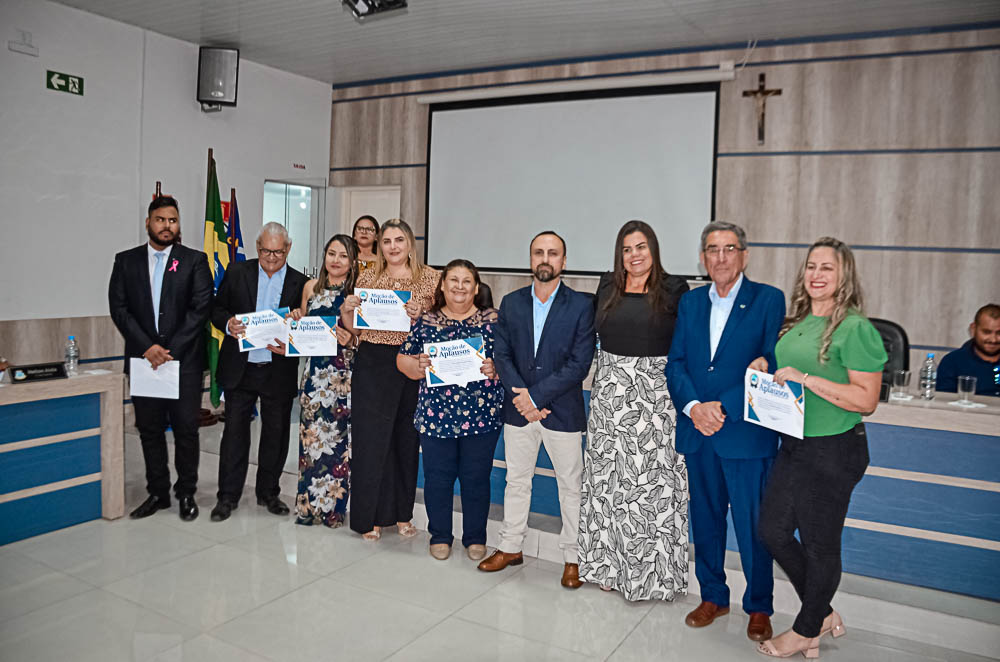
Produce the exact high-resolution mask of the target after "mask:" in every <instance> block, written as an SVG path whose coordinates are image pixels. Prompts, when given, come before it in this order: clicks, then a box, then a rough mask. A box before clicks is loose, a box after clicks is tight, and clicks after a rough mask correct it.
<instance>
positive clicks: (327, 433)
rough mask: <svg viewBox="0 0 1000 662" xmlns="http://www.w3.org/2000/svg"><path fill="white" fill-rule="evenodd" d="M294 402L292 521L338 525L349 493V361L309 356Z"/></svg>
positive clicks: (345, 358)
mask: <svg viewBox="0 0 1000 662" xmlns="http://www.w3.org/2000/svg"><path fill="white" fill-rule="evenodd" d="M341 354H342V355H343V354H348V352H347V351H343V352H341ZM299 404H300V405H301V407H302V416H301V418H300V420H299V487H298V496H297V497H296V499H295V523H296V524H324V525H326V526H329V527H331V528H336V527H339V526H343V525H344V516H345V515H346V513H347V498H348V496H349V494H350V489H351V470H350V455H351V369H350V357H349V356H346V357H345V356H335V357H325V356H315V357H312V358H311V359H310V361H309V366H308V367H307V368H306V370H305V371H304V372H303V374H302V385H301V389H300V391H299Z"/></svg>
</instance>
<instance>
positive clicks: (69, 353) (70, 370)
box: [66, 336, 80, 377]
mask: <svg viewBox="0 0 1000 662" xmlns="http://www.w3.org/2000/svg"><path fill="white" fill-rule="evenodd" d="M79 367H80V346H79V345H77V344H76V336H70V337H69V340H67V341H66V376H67V377H76V375H77V369H78V368H79Z"/></svg>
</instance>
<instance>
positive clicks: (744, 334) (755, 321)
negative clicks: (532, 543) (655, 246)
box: [665, 222, 785, 641]
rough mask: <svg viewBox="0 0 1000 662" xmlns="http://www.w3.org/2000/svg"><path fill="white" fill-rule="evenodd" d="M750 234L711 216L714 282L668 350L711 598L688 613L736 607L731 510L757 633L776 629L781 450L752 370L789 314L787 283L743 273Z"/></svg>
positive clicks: (709, 267)
mask: <svg viewBox="0 0 1000 662" xmlns="http://www.w3.org/2000/svg"><path fill="white" fill-rule="evenodd" d="M747 254H748V251H747V242H746V233H745V232H744V231H743V229H742V228H741V227H739V226H737V225H733V224H731V223H722V222H713V223H709V224H708V225H707V226H706V227H705V229H704V230H703V231H702V233H701V262H702V264H703V265H704V267H705V269H706V271H708V275H709V276H710V277H711V279H712V285H711V286H710V287H700V288H697V289H695V290H691V291H690V292H688V293H687V294H685V295H684V296H683V297H681V301H680V305H679V308H678V312H677V325H676V327H675V330H674V338H673V344H672V345H671V347H670V354H669V356H668V359H667V367H666V371H665V372H666V375H667V388H668V389H669V390H670V397H671V398H672V399H673V401H674V405H675V406H676V407H677V408H678V409H681V410H683V412H684V414H685V415H684V416H678V417H677V433H676V444H677V450H678V452H680V453H683V454H684V455H685V459H686V460H687V468H688V482H689V485H690V489H691V500H690V512H691V533H692V537H693V538H694V547H695V549H694V557H695V576H696V577H697V578H698V583H699V584H700V585H701V599H702V602H701V604H700V605H698V607H697V608H696V609H695V610H694V611H692V612H691V613H690V614H688V615H687V618H686V620H685V622H686V623H687V624H688V625H689V626H691V627H704V626H706V625H709V624H710V623H712V622H713V621H714V620H715V619H716V618H717V617H719V616H722V615H724V614H728V613H729V587H728V586H727V585H726V568H725V559H726V513H727V511H730V510H731V511H732V516H733V527H734V528H735V530H736V541H737V543H738V545H739V550H740V560H741V562H742V565H743V574H744V576H745V577H746V581H747V587H746V591H745V592H744V593H743V610H744V611H746V612H747V613H748V614H749V615H750V622H749V624H748V626H747V636H748V637H749V638H750V639H752V640H754V641H764V640H765V639H769V638H770V637H771V614H772V613H774V609H773V606H772V593H773V589H774V576H773V565H772V560H771V556H770V554H768V553H767V550H766V549H765V548H764V546H763V544H762V543H761V541H760V538H758V536H757V518H758V514H759V512H760V503H761V498H762V496H763V494H764V484H765V483H766V481H767V476H768V472H769V471H770V469H771V463H772V461H773V460H774V456H775V454H776V452H777V447H778V437H777V434H776V433H775V432H773V431H771V430H768V429H766V428H763V427H760V426H758V425H754V424H752V423H749V422H747V421H744V420H743V378H744V374H745V373H746V369H747V366H749V365H750V363H751V362H752V361H753V360H754V359H756V358H757V357H759V356H763V357H766V358H767V360H768V363H769V365H770V368H771V369H772V370H773V369H774V345H775V343H776V342H777V340H778V330H779V329H780V328H781V323H782V321H783V320H784V317H785V297H784V295H783V294H782V293H781V291H780V290H778V289H777V288H774V287H771V286H770V285H763V284H761V283H755V282H753V281H751V280H750V279H748V278H746V277H745V276H744V275H743V270H744V269H745V268H746V264H747Z"/></svg>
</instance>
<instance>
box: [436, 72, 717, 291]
mask: <svg viewBox="0 0 1000 662" xmlns="http://www.w3.org/2000/svg"><path fill="white" fill-rule="evenodd" d="M718 91H719V87H718V84H717V83H711V84H697V85H677V86H670V87H657V88H635V89H631V90H612V91H600V92H585V93H580V94H575V95H565V94H560V95H545V96H539V97H520V98H517V99H502V100H497V99H491V100H488V101H474V102H457V103H450V104H435V105H432V106H431V109H430V147H429V155H428V183H427V231H426V242H425V253H426V254H425V257H426V259H427V262H428V263H429V264H432V265H437V266H440V265H443V264H446V263H448V262H449V261H450V260H452V259H454V258H459V257H461V258H466V259H468V260H471V261H472V262H473V263H474V264H476V266H478V267H479V268H480V269H484V270H490V271H525V270H527V269H528V244H529V242H530V240H531V238H532V237H533V236H535V235H536V234H537V233H538V232H540V231H542V230H555V231H556V232H558V233H559V234H560V235H562V236H563V237H564V238H565V239H566V244H567V249H566V256H567V263H566V271H567V272H575V273H600V272H604V271H609V270H611V269H612V268H613V265H614V255H613V253H614V245H615V237H616V236H617V233H618V229H619V228H620V227H621V226H622V225H623V224H624V223H625V222H626V221H628V220H631V219H640V220H643V221H646V222H647V223H649V224H650V225H651V226H652V227H653V229H654V230H655V231H656V235H657V238H658V239H659V243H660V254H661V260H662V262H663V266H664V268H665V269H666V270H667V271H668V272H670V273H674V274H679V275H695V274H698V273H699V267H698V239H699V236H700V234H701V229H702V227H704V225H705V224H706V223H708V222H709V221H710V220H712V218H713V216H714V198H715V195H714V188H715V187H714V184H715V177H714V174H715V154H716V119H717V109H718V103H717V101H718Z"/></svg>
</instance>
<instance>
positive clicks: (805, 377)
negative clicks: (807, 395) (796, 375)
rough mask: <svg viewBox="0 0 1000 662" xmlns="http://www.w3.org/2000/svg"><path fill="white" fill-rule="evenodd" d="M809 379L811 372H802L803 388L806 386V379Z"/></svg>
mask: <svg viewBox="0 0 1000 662" xmlns="http://www.w3.org/2000/svg"><path fill="white" fill-rule="evenodd" d="M807 379H809V373H808V372H803V373H802V387H803V388H806V380H807Z"/></svg>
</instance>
